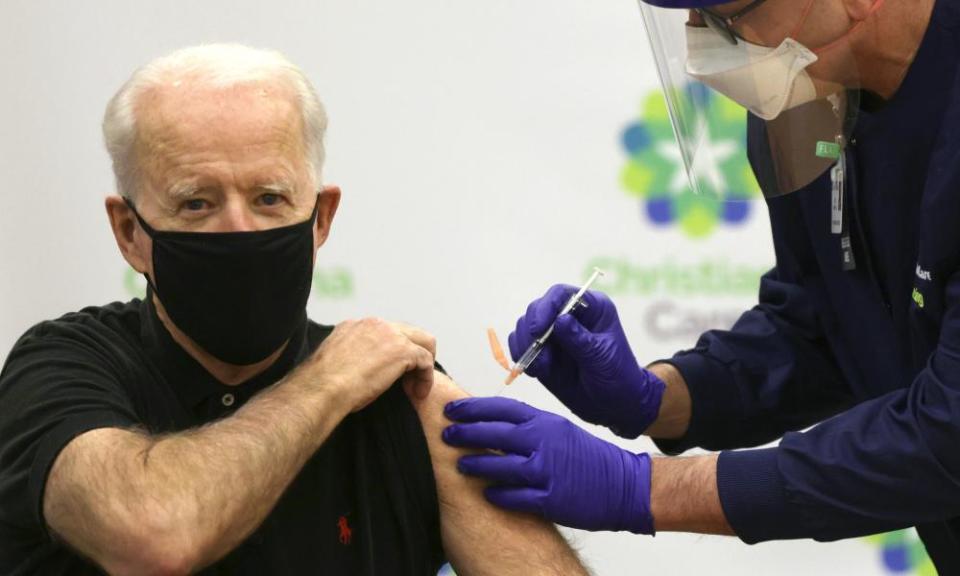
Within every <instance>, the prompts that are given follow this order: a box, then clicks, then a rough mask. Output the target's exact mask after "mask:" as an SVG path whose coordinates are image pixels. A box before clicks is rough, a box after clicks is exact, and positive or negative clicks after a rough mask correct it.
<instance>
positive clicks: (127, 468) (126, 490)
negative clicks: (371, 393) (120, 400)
mask: <svg viewBox="0 0 960 576" xmlns="http://www.w3.org/2000/svg"><path fill="white" fill-rule="evenodd" d="M301 379H303V377H302V376H298V373H297V372H294V373H292V374H291V375H290V376H289V377H288V378H287V379H286V380H284V381H283V382H281V383H279V384H277V385H275V386H274V387H272V388H271V389H269V390H267V391H264V392H263V393H261V394H260V395H258V396H257V397H255V398H254V399H253V400H251V401H250V402H249V403H248V404H247V405H246V406H244V407H243V408H241V409H240V410H238V411H237V412H236V414H234V415H233V416H231V417H229V418H225V419H223V420H220V421H218V422H216V423H213V424H210V425H208V426H204V427H202V428H198V429H195V430H190V431H186V432H181V433H175V434H170V435H167V436H161V437H147V436H143V435H140V434H131V433H128V432H123V431H119V430H105V431H94V432H93V433H90V434H92V435H96V434H97V433H99V432H103V433H104V434H105V435H101V437H102V438H103V439H104V441H105V442H107V443H109V447H110V448H111V449H113V450H110V449H107V450H81V451H79V452H73V456H71V450H70V446H68V448H67V449H65V450H64V452H63V453H62V454H61V456H62V457H61V458H58V460H57V462H56V464H55V466H54V469H53V470H52V471H51V474H50V477H49V479H48V492H49V491H51V489H52V490H53V491H55V492H56V493H57V494H59V496H58V497H57V498H55V499H53V500H51V499H49V498H46V499H45V510H44V513H45V517H46V519H47V522H48V524H50V526H51V527H52V528H54V529H55V530H56V531H57V532H58V533H60V534H61V535H62V536H64V537H65V538H67V539H68V541H70V543H71V544H72V545H74V546H75V547H76V548H78V549H79V550H80V551H81V552H84V553H86V554H88V555H90V556H91V557H93V558H94V559H95V560H98V561H101V562H107V561H110V562H116V563H117V565H116V566H113V567H112V568H115V569H116V570H117V571H120V572H138V571H139V570H138V569H137V566H136V565H134V566H132V567H131V566H130V565H129V564H128V562H129V561H130V555H129V554H127V553H125V552H123V551H122V550H120V549H122V548H130V547H136V546H138V545H140V546H142V544H143V542H145V541H147V542H153V543H155V545H156V548H155V549H153V550H151V554H150V555H147V554H143V553H142V552H143V551H141V556H152V557H151V558H150V560H147V561H146V563H147V564H157V563H159V564H160V565H162V566H165V567H169V568H171V570H172V571H174V572H180V571H186V572H189V571H193V570H196V569H199V568H200V567H202V566H204V565H207V564H209V563H211V562H213V561H214V560H216V559H217V558H219V557H221V556H223V555H224V554H226V553H227V552H229V551H230V550H231V549H233V548H234V547H235V546H236V545H238V544H239V543H240V542H242V541H243V539H245V538H246V537H247V536H248V535H249V534H250V533H251V532H253V531H254V530H255V529H256V527H257V526H258V525H259V524H260V523H261V522H262V521H263V519H264V518H265V517H266V515H267V514H268V513H269V511H270V510H271V509H272V508H273V506H274V505H275V503H276V502H277V500H278V499H279V497H280V495H281V494H282V493H283V491H284V490H285V489H286V487H287V486H288V485H289V483H290V482H291V481H292V479H293V478H294V477H296V475H297V473H298V472H299V470H300V469H301V468H302V466H303V465H304V463H305V462H306V461H307V460H308V459H309V458H310V456H311V455H312V454H313V453H314V452H315V451H316V449H317V448H318V447H319V446H320V445H321V444H322V442H323V441H325V440H326V438H327V437H328V436H329V434H330V432H331V431H332V430H333V429H334V428H335V427H336V425H337V424H338V423H339V422H340V421H341V420H342V419H343V417H344V416H345V415H346V413H347V412H348V409H347V407H345V406H341V405H340V404H339V403H338V402H337V400H336V399H335V398H330V397H328V395H327V394H326V393H325V392H323V391H322V390H318V388H317V387H316V386H309V385H308V384H309V383H308V382H302V381H301ZM110 433H113V436H108V435H106V434H110ZM82 440H84V438H83V437H81V438H78V441H82ZM93 441H96V440H93ZM92 460H97V461H92ZM57 483H60V484H59V485H58V484H57ZM123 532H132V533H128V534H123ZM128 552H130V550H128ZM132 552H133V553H134V554H136V553H137V552H138V551H136V550H133V551H132ZM134 561H139V560H134ZM105 567H107V568H108V569H109V568H111V566H105Z"/></svg>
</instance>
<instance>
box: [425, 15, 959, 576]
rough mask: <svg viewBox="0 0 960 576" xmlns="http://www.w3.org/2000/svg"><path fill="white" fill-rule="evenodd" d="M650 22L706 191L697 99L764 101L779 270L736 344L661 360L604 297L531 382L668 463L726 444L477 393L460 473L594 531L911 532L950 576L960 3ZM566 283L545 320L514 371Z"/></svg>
mask: <svg viewBox="0 0 960 576" xmlns="http://www.w3.org/2000/svg"><path fill="white" fill-rule="evenodd" d="M641 10H642V13H643V17H644V21H645V23H646V28H647V31H648V36H649V37H650V40H651V44H652V45H653V51H654V55H655V59H656V63H657V67H658V71H659V73H660V77H661V80H662V82H663V83H664V88H665V96H666V98H667V101H668V107H669V109H670V112H671V117H672V120H673V123H674V127H675V129H676V133H677V135H678V139H679V143H680V148H681V151H682V153H683V154H682V156H683V158H684V160H685V162H686V165H687V169H688V171H689V172H690V176H691V180H692V182H693V185H694V186H695V187H696V188H697V189H698V190H699V191H700V193H704V194H716V193H722V192H723V189H722V188H723V183H722V181H720V180H719V177H718V176H717V174H719V173H720V171H718V170H714V169H713V168H712V167H711V161H712V159H711V157H710V154H709V149H707V148H701V147H700V146H699V145H700V143H702V142H708V141H709V138H705V137H704V134H703V131H704V130H709V124H710V123H709V118H708V117H706V116H705V113H704V111H703V106H702V104H703V101H704V98H703V94H704V89H703V85H707V86H710V87H711V88H713V89H715V90H717V91H719V92H722V93H724V94H726V95H727V96H728V97H730V98H732V99H734V100H736V101H737V102H739V103H740V104H742V105H743V106H744V107H746V108H747V109H748V110H749V120H748V154H749V157H750V161H751V163H752V166H753V169H754V172H755V174H756V176H757V179H758V181H759V182H760V185H761V188H762V189H763V191H764V194H765V196H766V201H767V204H768V208H769V214H770V221H771V224H772V230H773V241H774V247H775V252H776V266H775V267H774V268H773V269H772V270H771V271H770V272H769V273H767V274H766V275H764V277H763V278H762V280H761V286H760V293H759V302H758V304H757V305H756V306H755V307H754V308H753V309H751V310H749V311H747V312H745V313H744V314H743V315H742V316H741V317H740V319H739V320H738V321H737V322H736V324H735V325H734V326H733V327H732V328H731V329H730V330H726V331H711V332H707V333H706V334H703V335H702V336H701V338H700V339H699V341H698V342H697V344H696V347H695V348H693V349H692V350H687V351H684V352H680V353H678V354H676V355H675V356H674V357H673V358H671V359H668V360H663V361H658V362H654V363H653V364H651V365H649V366H648V367H646V368H645V367H643V366H642V365H640V364H639V363H638V362H637V359H636V358H635V356H634V353H633V352H632V351H631V348H630V345H629V343H628V341H627V338H626V336H625V333H624V328H623V327H622V326H621V324H620V321H619V319H618V316H617V312H616V309H615V308H614V305H613V303H612V302H611V301H610V300H609V299H607V298H606V297H605V296H603V295H602V294H599V293H596V292H590V293H588V295H587V303H588V307H585V308H580V309H577V310H575V311H574V312H573V313H572V314H569V315H564V316H561V317H559V318H558V319H557V323H556V329H555V332H554V333H553V335H552V337H551V339H550V340H549V341H548V342H549V343H548V345H547V347H546V349H545V350H544V352H543V353H542V354H541V355H540V357H539V358H538V359H537V360H536V362H534V363H533V365H531V366H530V368H529V370H528V373H529V374H530V375H532V376H535V377H536V378H538V379H539V380H540V381H541V382H542V383H543V384H544V385H545V386H546V387H547V388H548V389H549V390H550V391H551V392H552V393H553V394H554V395H556V397H557V398H559V399H560V400H561V401H562V402H563V403H564V404H566V405H567V406H568V407H569V408H570V409H571V410H572V411H573V412H574V413H575V414H576V415H577V416H579V417H580V418H581V419H583V420H584V421H586V422H590V423H594V424H600V425H603V426H606V427H608V428H610V429H611V430H612V431H613V432H615V433H616V434H618V435H620V436H623V437H626V438H635V437H637V436H638V435H640V434H642V433H643V434H647V435H648V436H650V437H651V438H653V439H654V440H655V441H656V443H657V445H658V447H659V448H660V449H661V450H662V451H663V452H665V453H667V454H671V455H675V454H678V453H681V452H683V451H685V450H687V449H689V448H692V447H702V448H705V449H708V450H712V451H718V450H719V451H721V452H720V453H719V454H711V455H705V456H696V457H690V458H666V457H665V458H653V459H651V458H650V457H649V456H648V455H647V454H633V453H630V452H628V451H626V450H623V449H621V448H619V447H617V446H614V445H613V444H610V443H607V442H605V441H603V440H600V439H598V438H595V437H594V436H592V435H590V434H589V433H588V432H586V431H584V430H583V429H581V428H580V427H578V426H577V425H575V424H573V423H571V422H569V421H567V420H565V419H564V418H561V417H559V416H556V415H553V414H550V413H547V412H543V411H540V410H538V409H536V408H533V407H530V406H528V405H526V404H523V403H520V402H516V401H513V400H510V399H504V398H477V399H469V400H462V401H459V402H454V403H451V404H449V405H448V406H447V415H448V417H449V418H450V419H451V420H454V421H455V423H454V424H452V425H451V426H449V427H448V428H447V429H446V430H445V432H444V437H445V439H446V441H447V442H448V443H450V444H453V445H457V446H469V447H474V448H487V449H494V450H498V451H499V453H488V454H481V455H475V456H469V457H464V458H462V459H461V460H460V462H459V467H460V470H461V471H462V472H463V473H465V474H471V475H476V476H481V477H485V478H487V479H489V480H491V481H492V483H491V486H490V487H489V488H488V489H487V497H488V499H489V500H491V501H492V502H494V503H496V504H498V505H500V506H502V507H505V508H509V509H514V510H525V511H530V512H535V513H538V514H541V515H543V516H545V517H546V518H548V519H550V520H553V521H555V522H557V523H560V524H564V525H567V526H572V527H576V528H583V529H588V530H630V531H633V532H636V533H643V534H652V533H654V531H655V530H661V531H663V530H670V531H690V532H706V533H721V534H724V533H727V534H729V533H733V534H736V535H737V536H739V537H740V538H741V539H742V540H743V541H745V542H747V543H756V542H761V541H766V540H775V539H792V538H813V539H817V540H836V539H841V538H850V537H858V536H863V535H867V534H874V533H879V532H884V531H889V530H894V529H899V528H905V527H908V526H917V528H918V530H919V533H920V535H921V537H922V538H923V541H924V543H925V544H926V547H927V550H928V552H929V553H930V555H931V557H932V559H933V561H934V563H935V564H936V566H937V568H938V570H939V571H940V573H945V574H946V573H949V574H960V76H958V68H960V1H958V0H886V1H884V0H740V1H736V2H728V3H721V4H716V3H715V2H710V1H706V2H705V1H703V0H700V1H697V0H643V1H642V2H641ZM572 290H573V289H572V288H571V287H567V286H554V287H553V288H551V289H550V290H549V291H548V292H547V293H546V295H545V296H544V297H542V298H540V299H538V300H536V301H534V302H533V303H532V304H531V305H530V306H529V308H528V309H527V312H526V314H525V315H523V316H522V317H521V318H520V320H519V321H518V323H517V327H516V330H515V331H514V332H513V333H512V334H511V335H510V342H509V343H510V351H511V354H512V356H513V358H514V359H516V358H518V356H519V355H520V354H522V353H523V351H524V350H525V349H526V347H527V346H528V345H529V344H530V343H531V342H532V340H533V339H534V338H535V337H537V336H539V335H540V334H542V333H543V332H544V330H545V329H546V327H547V326H548V325H549V323H550V322H551V321H553V319H554V318H555V317H556V315H557V313H558V312H559V310H560V308H561V307H562V306H563V305H564V303H565V302H566V300H567V298H568V297H569V296H570V294H571V292H572ZM640 352H642V351H640ZM805 429H806V430H805ZM803 430H805V431H803ZM781 437H782V438H781ZM777 438H781V440H780V443H779V445H777V446H776V447H768V448H759V449H751V450H741V451H736V452H733V451H725V450H729V449H732V448H743V447H754V446H758V445H761V444H765V443H768V442H770V441H773V440H776V439H777Z"/></svg>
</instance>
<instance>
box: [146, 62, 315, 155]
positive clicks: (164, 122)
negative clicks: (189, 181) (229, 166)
mask: <svg viewBox="0 0 960 576" xmlns="http://www.w3.org/2000/svg"><path fill="white" fill-rule="evenodd" d="M301 124H302V122H301V117H300V114H299V110H298V108H297V103H296V100H295V99H294V97H293V94H292V90H290V89H289V88H287V87H286V86H284V85H283V84H282V83H271V82H266V81H264V82H247V83H242V84H234V85H231V86H215V85H210V84H209V83H202V82H196V81H191V80H189V79H185V80H177V81H172V82H170V83H167V84H163V85H160V86H157V87H155V88H152V89H151V90H149V91H147V92H145V93H143V94H142V96H141V98H139V99H138V101H137V127H138V136H139V138H140V139H142V140H143V141H144V142H143V143H144V144H147V145H148V146H149V145H150V144H156V145H161V146H169V145H180V146H218V145H219V146H225V147H232V146H237V145H239V146H243V145H246V144H248V143H249V141H250V140H262V141H266V140H270V139H274V140H276V141H277V142H278V143H279V142H282V141H283V140H289V142H288V144H289V145H291V146H296V147H302V143H303V140H302V125H301Z"/></svg>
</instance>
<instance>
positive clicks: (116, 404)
mask: <svg viewBox="0 0 960 576" xmlns="http://www.w3.org/2000/svg"><path fill="white" fill-rule="evenodd" d="M149 300H150V299H149V298H148V300H147V302H143V301H140V300H133V301H131V302H128V303H119V302H118V303H113V304H110V305H107V306H103V307H91V308H85V309H83V310H81V311H80V312H76V313H71V314H67V315H66V316H63V317H62V318H59V319H57V320H52V321H48V322H43V323H40V324H38V325H36V326H34V327H33V328H31V329H30V330H29V331H28V332H27V333H26V334H24V336H23V337H21V338H20V340H19V341H18V342H17V344H16V345H15V346H14V348H13V350H12V351H11V352H10V355H9V356H8V358H7V361H6V364H5V365H4V367H3V371H2V372H0V574H4V575H7V574H44V575H47V574H100V573H101V572H100V570H99V569H98V568H97V567H96V566H94V565H93V564H91V563H89V562H88V561H86V560H84V559H83V558H81V557H79V556H78V555H76V554H75V553H73V552H72V551H71V550H69V549H68V548H67V547H65V546H63V545H62V544H59V543H57V542H56V541H54V540H52V539H51V538H50V537H49V536H48V534H47V531H46V529H45V524H44V520H43V513H42V502H43V488H44V485H45V483H46V477H47V473H48V472H49V470H50V467H51V465H52V464H53V461H54V459H55V458H56V457H57V454H58V453H59V452H60V450H61V449H62V448H63V447H64V446H65V445H66V444H67V443H68V442H69V441H70V440H71V439H72V438H74V437H76V436H77V435H79V434H81V433H83V432H86V431H88V430H92V429H95V428H103V427H121V428H128V427H139V428H142V429H145V430H147V431H148V432H150V433H153V434H159V433H165V432H175V431H179V430H186V429H189V428H193V427H196V426H199V425H201V424H204V423H207V422H211V421H214V420H217V419H219V418H225V417H229V416H230V415H231V414H232V413H233V412H234V411H235V410H237V409H238V408H239V407H240V406H242V405H243V404H244V403H246V402H247V401H249V400H250V398H252V397H253V396H254V395H256V394H257V393H258V392H260V391H261V390H263V389H264V388H266V387H268V386H270V385H271V384H273V383H274V382H276V381H278V380H279V379H280V378H282V377H283V376H284V375H285V374H287V373H288V372H289V371H290V370H291V369H292V368H293V367H294V366H296V365H297V364H298V363H299V362H301V361H302V360H303V359H305V358H306V357H307V356H308V355H309V354H310V353H311V352H312V351H313V350H314V349H316V348H317V346H318V345H319V344H320V343H321V342H322V341H323V339H324V338H325V337H326V336H327V335H328V334H330V332H331V331H332V329H333V328H332V327H330V326H321V325H318V324H316V323H313V322H311V321H309V320H308V319H307V318H306V315H304V317H303V320H302V321H301V323H300V325H299V326H298V328H297V330H296V332H295V335H294V337H293V338H292V339H291V341H290V344H289V345H288V346H287V348H286V349H285V350H284V352H283V354H282V356H281V357H280V359H279V360H277V362H276V363H275V364H274V365H273V366H271V367H270V368H269V369H268V370H266V371H265V372H264V373H262V374H260V375H259V376H257V377H255V378H253V379H251V380H249V381H247V382H245V383H243V384H241V385H239V386H225V385H223V384H221V383H219V382H218V381H217V380H215V379H214V378H213V377H212V376H211V375H210V374H209V373H207V372H206V371H205V370H204V369H203V368H202V367H201V366H200V365H199V364H198V363H197V362H195V361H194V360H193V359H192V358H191V357H190V356H189V355H188V354H187V353H186V352H185V351H184V350H183V349H182V348H181V347H180V346H179V345H177V344H176V343H175V342H174V341H173V339H172V338H171V337H170V335H169V333H168V332H167V330H166V329H165V328H164V327H163V325H162V324H161V323H160V321H159V319H158V318H157V315H156V310H155V309H154V306H153V305H152V303H151V302H149ZM236 480H237V482H242V481H243V478H237V479H236ZM442 562H443V550H442V548H441V544H440V529H439V510H438V504H437V494H436V485H435V484H434V478H433V471H432V467H431V463H430V455H429V453H428V451H427V444H426V439H425V437H424V435H423V430H422V428H421V426H420V421H419V418H418V417H417V414H416V413H415V412H414V410H413V407H412V406H411V405H410V403H409V401H408V400H407V398H406V396H405V394H404V393H403V391H402V389H401V388H400V387H399V386H394V387H392V388H391V389H390V390H389V391H387V392H386V393H385V394H383V395H382V396H381V397H380V398H379V399H378V400H377V401H375V402H374V403H372V404H371V405H370V406H368V407H367V408H365V409H364V410H362V411H360V412H357V413H355V414H351V415H350V416H348V417H347V418H346V419H345V420H344V421H343V422H342V423H341V424H340V425H339V426H338V427H337V428H336V430H335V431H334V432H333V433H332V434H331V436H330V437H329V438H328V439H327V441H326V442H325V443H324V444H323V446H322V447H321V448H320V449H319V450H318V451H317V452H316V454H314V456H313V457H312V458H311V459H310V460H309V461H308V462H307V464H306V465H305V466H304V468H303V470H301V472H300V474H299V475H298V476H297V478H296V479H295V480H294V482H293V483H292V484H291V486H290V487H289V488H288V489H287V491H286V492H285V493H284V495H283V496H282V497H281V499H280V501H279V502H278V503H277V505H276V507H275V508H274V509H273V511H272V512H271V513H270V515H268V516H267V518H266V519H265V520H264V522H263V524H262V525H261V526H260V527H259V528H258V529H257V530H256V532H254V533H253V534H252V535H251V536H250V537H249V538H248V539H247V540H246V541H245V542H244V543H243V544H241V545H240V546H239V547H238V548H236V549H235V550H234V551H233V552H231V553H230V554H229V555H228V556H226V557H225V558H223V559H222V560H220V561H219V562H217V563H216V564H214V565H213V566H211V567H209V568H207V569H206V570H204V571H203V572H202V573H201V574H210V575H213V574H256V575H263V574H344V575H351V576H353V575H387V574H389V575H404V574H409V575H418V576H420V575H428V574H429V575H435V574H436V573H437V570H438V569H439V567H440V565H441V564H442Z"/></svg>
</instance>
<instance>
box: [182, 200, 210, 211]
mask: <svg viewBox="0 0 960 576" xmlns="http://www.w3.org/2000/svg"><path fill="white" fill-rule="evenodd" d="M183 207H184V208H186V209H187V210H190V211H192V212H196V211H198V210H203V209H204V208H206V207H207V201H206V200H203V199H201V198H194V199H191V200H187V201H186V202H184V203H183Z"/></svg>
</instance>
